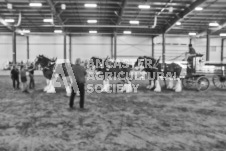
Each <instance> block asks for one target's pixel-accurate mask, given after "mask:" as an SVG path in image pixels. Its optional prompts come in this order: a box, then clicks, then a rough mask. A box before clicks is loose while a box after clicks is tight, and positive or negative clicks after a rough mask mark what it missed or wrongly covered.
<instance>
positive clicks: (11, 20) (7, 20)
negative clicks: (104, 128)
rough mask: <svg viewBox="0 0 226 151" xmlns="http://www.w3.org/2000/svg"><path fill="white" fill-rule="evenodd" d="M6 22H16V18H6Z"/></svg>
mask: <svg viewBox="0 0 226 151" xmlns="http://www.w3.org/2000/svg"><path fill="white" fill-rule="evenodd" d="M5 22H7V23H14V22H15V20H14V19H5Z"/></svg>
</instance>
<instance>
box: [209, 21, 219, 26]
mask: <svg viewBox="0 0 226 151" xmlns="http://www.w3.org/2000/svg"><path fill="white" fill-rule="evenodd" d="M209 26H219V24H218V23H216V22H215V23H209Z"/></svg>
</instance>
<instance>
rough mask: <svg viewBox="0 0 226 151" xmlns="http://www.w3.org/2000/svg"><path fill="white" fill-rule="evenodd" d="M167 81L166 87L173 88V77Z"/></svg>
mask: <svg viewBox="0 0 226 151" xmlns="http://www.w3.org/2000/svg"><path fill="white" fill-rule="evenodd" d="M168 81H169V83H168V85H167V89H173V85H174V84H173V78H168Z"/></svg>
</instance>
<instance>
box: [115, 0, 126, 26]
mask: <svg viewBox="0 0 226 151" xmlns="http://www.w3.org/2000/svg"><path fill="white" fill-rule="evenodd" d="M126 3H127V0H123V1H122V6H121V9H120V12H119V13H118V20H117V23H116V24H117V25H120V24H121V22H122V16H123V14H124V10H125V7H126Z"/></svg>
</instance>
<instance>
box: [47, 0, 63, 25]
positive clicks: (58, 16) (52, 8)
mask: <svg viewBox="0 0 226 151" xmlns="http://www.w3.org/2000/svg"><path fill="white" fill-rule="evenodd" d="M46 1H47V3H48V4H49V6H50V8H51V12H52V13H53V15H54V16H55V17H56V18H57V20H58V22H59V23H60V25H63V24H64V22H63V20H62V19H61V17H60V14H59V13H58V12H57V10H56V8H55V6H54V4H53V1H52V0H46Z"/></svg>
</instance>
